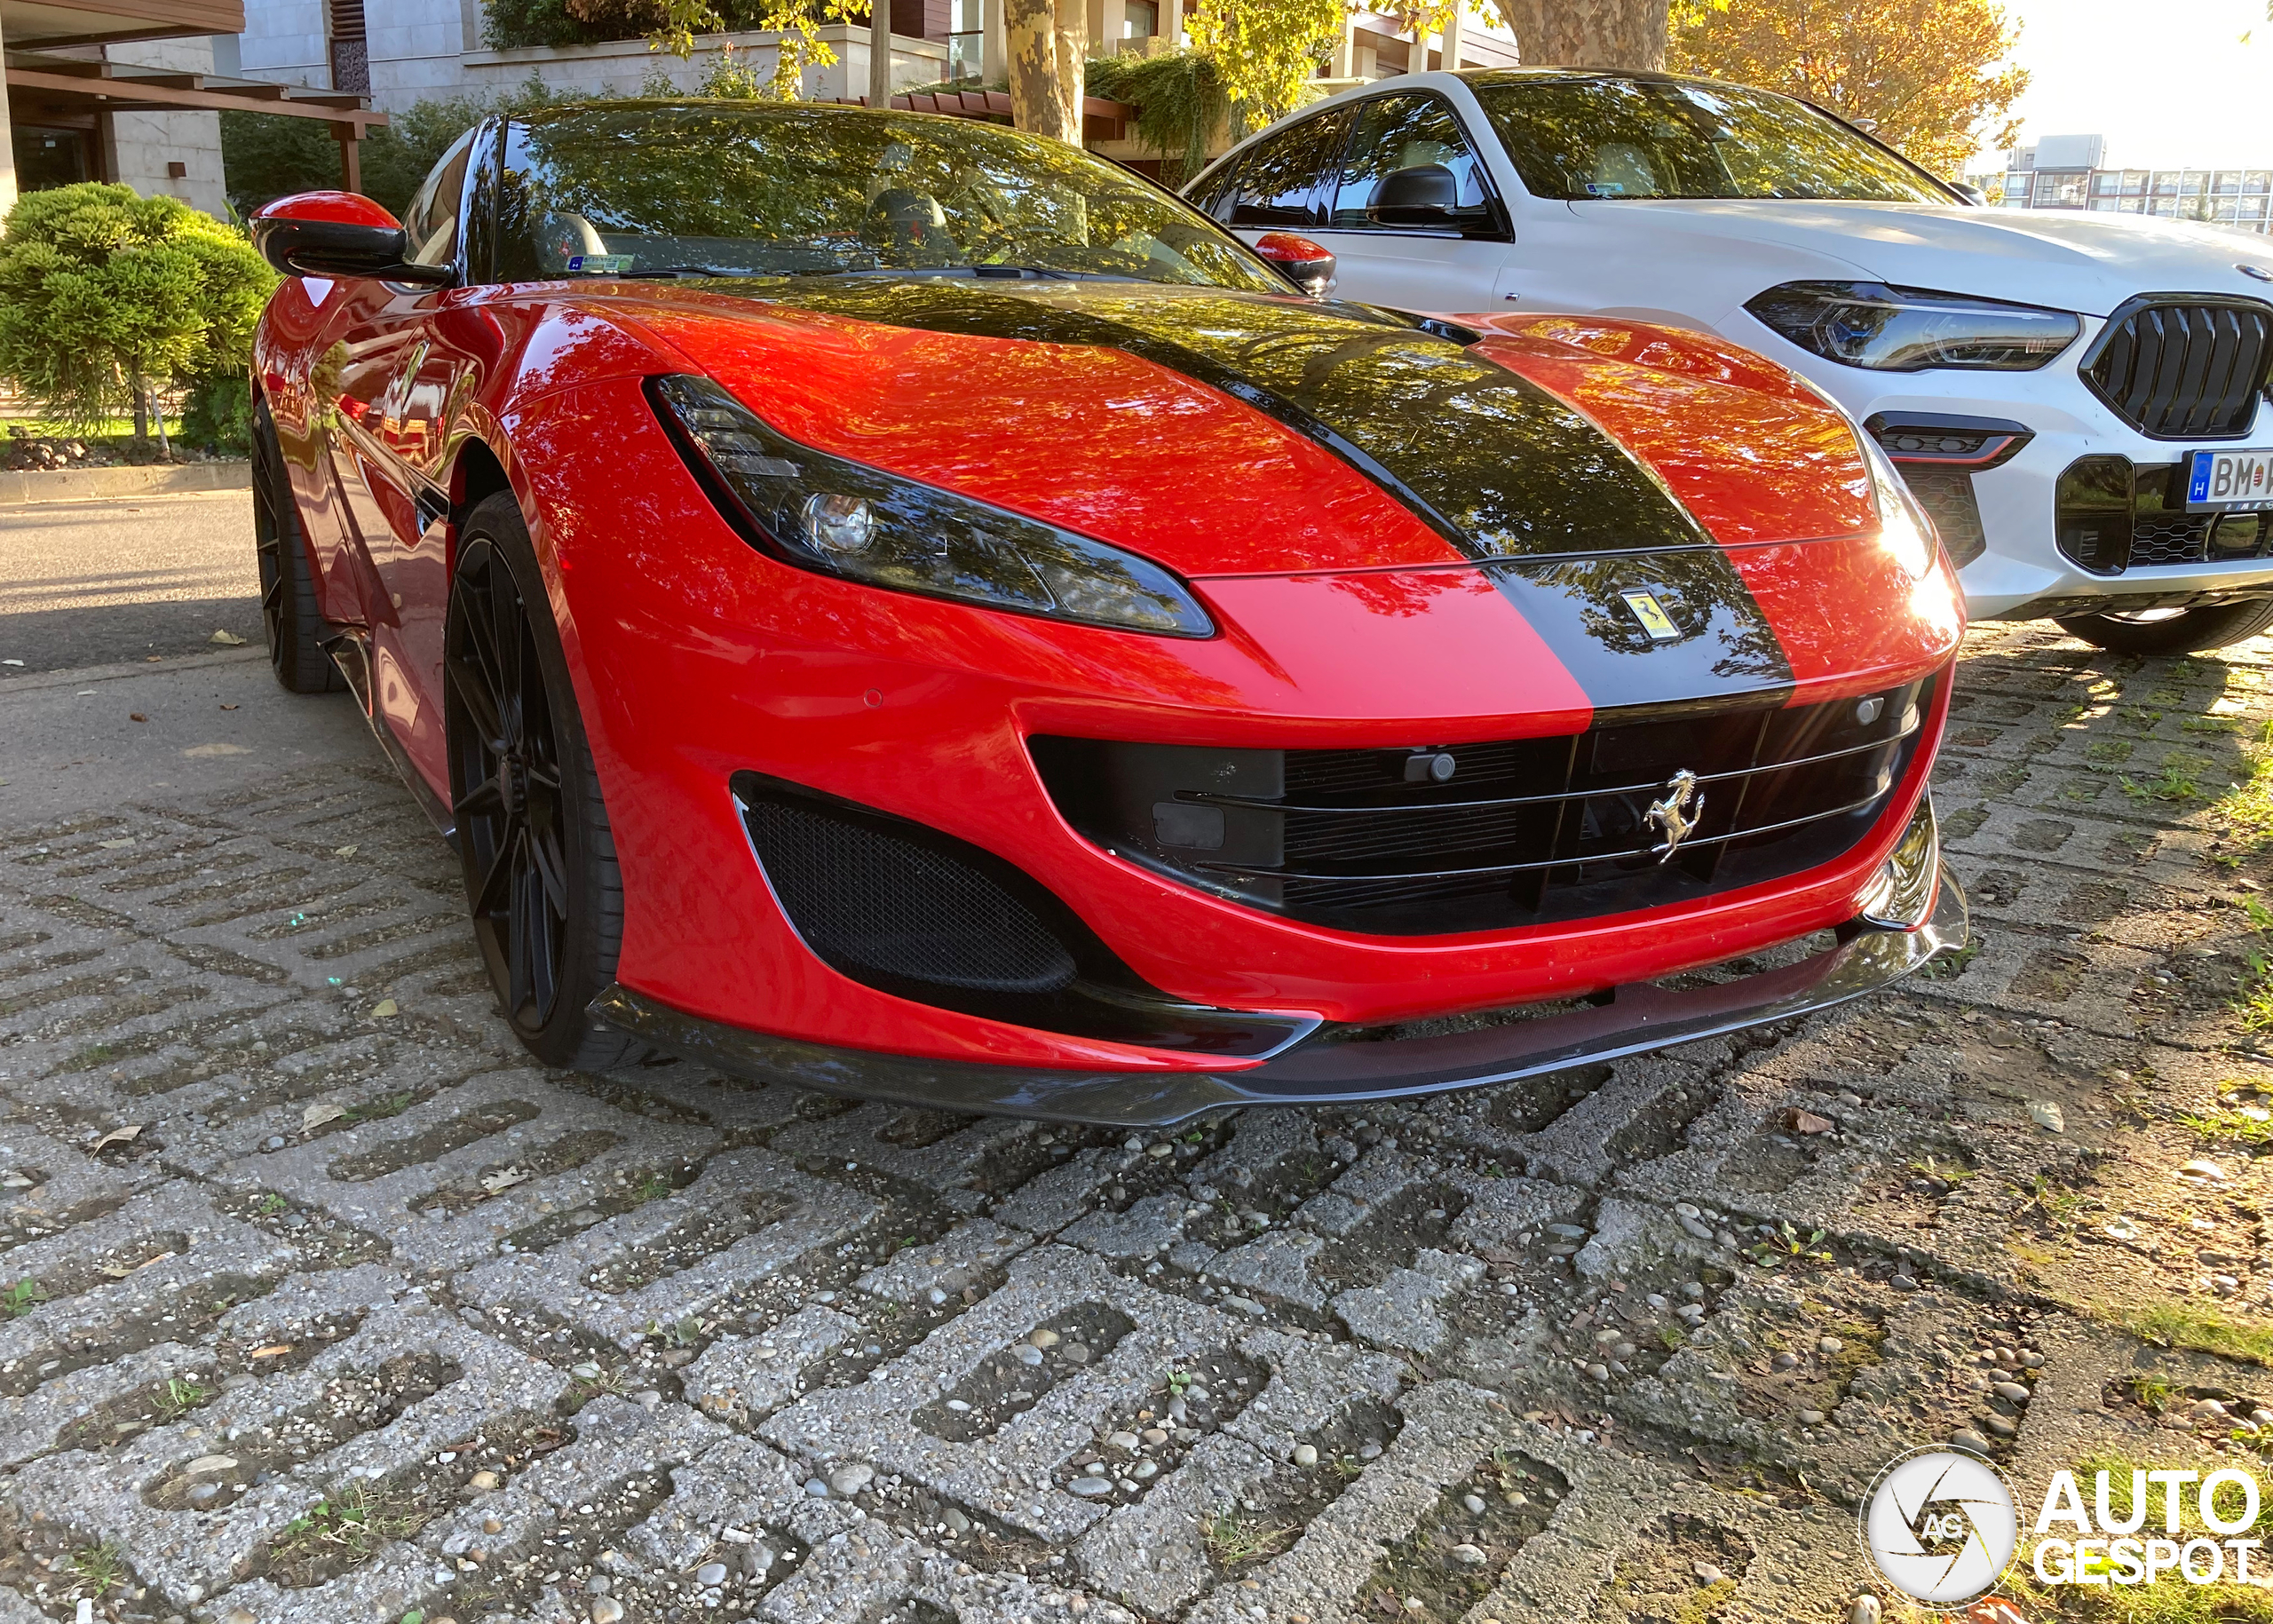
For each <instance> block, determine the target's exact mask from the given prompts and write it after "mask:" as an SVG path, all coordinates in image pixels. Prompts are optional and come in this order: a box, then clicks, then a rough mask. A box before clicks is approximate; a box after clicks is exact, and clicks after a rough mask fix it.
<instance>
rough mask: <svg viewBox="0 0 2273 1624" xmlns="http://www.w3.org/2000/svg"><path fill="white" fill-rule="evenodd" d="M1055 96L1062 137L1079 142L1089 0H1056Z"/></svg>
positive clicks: (1077, 144)
mask: <svg viewBox="0 0 2273 1624" xmlns="http://www.w3.org/2000/svg"><path fill="white" fill-rule="evenodd" d="M1056 32H1057V99H1058V103H1059V105H1060V107H1061V109H1062V111H1063V115H1064V117H1065V139H1066V140H1069V141H1071V142H1073V145H1074V146H1076V147H1079V146H1080V145H1081V99H1082V92H1083V91H1084V90H1085V89H1086V88H1087V81H1088V77H1089V75H1088V71H1087V68H1086V66H1085V65H1086V64H1087V63H1088V61H1089V0H1057V31H1056Z"/></svg>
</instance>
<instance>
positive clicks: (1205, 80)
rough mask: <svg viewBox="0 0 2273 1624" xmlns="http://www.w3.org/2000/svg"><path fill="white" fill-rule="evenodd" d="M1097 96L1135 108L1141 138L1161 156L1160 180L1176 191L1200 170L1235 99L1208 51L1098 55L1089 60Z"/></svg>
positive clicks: (1089, 78) (1089, 76) (1090, 84)
mask: <svg viewBox="0 0 2273 1624" xmlns="http://www.w3.org/2000/svg"><path fill="white" fill-rule="evenodd" d="M1084 66H1085V68H1086V70H1087V71H1086V78H1087V81H1088V83H1087V84H1086V86H1085V87H1084V88H1086V89H1087V91H1089V94H1090V95H1092V96H1099V97H1103V98H1104V99H1105V100H1107V101H1120V102H1126V103H1127V104H1128V105H1129V106H1130V107H1134V108H1136V109H1137V117H1136V121H1135V123H1136V129H1135V131H1134V133H1135V135H1136V138H1137V141H1138V142H1139V143H1140V144H1141V145H1143V146H1144V147H1149V148H1150V149H1151V150H1152V151H1153V152H1156V153H1158V154H1160V157H1161V159H1162V162H1161V164H1160V184H1161V185H1162V186H1167V187H1168V189H1169V190H1170V191H1174V190H1175V189H1176V188H1177V187H1179V186H1182V185H1183V184H1184V182H1185V181H1187V180H1189V179H1191V178H1192V176H1194V175H1196V174H1198V173H1199V172H1200V170H1201V169H1202V168H1203V167H1204V166H1205V165H1206V163H1207V162H1208V147H1210V146H1212V145H1213V144H1214V143H1215V141H1216V139H1217V138H1218V137H1219V136H1221V135H1223V134H1224V132H1225V129H1226V127H1227V125H1228V124H1229V123H1230V122H1231V118H1232V100H1231V98H1230V97H1229V96H1228V95H1226V94H1225V93H1224V76H1223V75H1222V73H1221V72H1220V71H1219V70H1218V69H1217V67H1216V59H1215V58H1214V57H1212V56H1210V55H1208V54H1207V53H1206V52H1205V51H1165V52H1163V53H1162V54H1160V55H1159V56H1149V57H1136V56H1114V57H1097V58H1095V59H1092V60H1090V61H1089V62H1088V63H1086V64H1085V65H1084Z"/></svg>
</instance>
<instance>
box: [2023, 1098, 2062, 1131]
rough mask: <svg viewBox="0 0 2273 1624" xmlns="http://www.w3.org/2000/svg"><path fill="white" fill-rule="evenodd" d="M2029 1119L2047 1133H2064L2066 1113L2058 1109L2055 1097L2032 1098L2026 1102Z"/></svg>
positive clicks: (2058, 1103) (2058, 1104)
mask: <svg viewBox="0 0 2273 1624" xmlns="http://www.w3.org/2000/svg"><path fill="white" fill-rule="evenodd" d="M2028 1114H2029V1120H2030V1121H2032V1122H2034V1123H2035V1124H2036V1125H2037V1126H2038V1127H2039V1128H2041V1129H2044V1130H2045V1131H2046V1132H2047V1133H2066V1132H2067V1131H2068V1113H2066V1112H2064V1111H2063V1110H2062V1109H2060V1102H2059V1101H2058V1100H2056V1099H2032V1100H2031V1101H2029V1102H2028Z"/></svg>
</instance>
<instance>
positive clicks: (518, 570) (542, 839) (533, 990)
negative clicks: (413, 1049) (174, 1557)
mask: <svg viewBox="0 0 2273 1624" xmlns="http://www.w3.org/2000/svg"><path fill="white" fill-rule="evenodd" d="M442 647H443V654H442V714H443V718H444V725H445V727H446V729H447V749H448V751H449V758H450V802H451V809H452V812H453V814H454V817H455V822H456V825H457V836H458V852H459V856H460V857H461V859H462V860H463V868H464V874H465V889H466V902H467V906H468V907H469V908H470V909H471V913H472V915H473V934H474V939H475V942H476V943H477V945H478V946H479V947H480V949H481V957H482V962H483V963H484V965H485V966H486V967H487V970H488V971H489V980H490V985H491V986H492V987H493V988H494V989H495V992H496V994H497V1005H498V1010H499V1012H500V1013H501V1014H503V1016H504V1018H505V1019H506V1022H507V1024H509V1025H510V1026H511V1027H512V1028H513V1035H514V1036H516V1037H518V1038H519V1039H520V1041H521V1042H522V1044H523V1046H524V1047H526V1048H527V1050H528V1051H529V1052H530V1053H531V1054H532V1055H535V1057H536V1058H537V1059H538V1060H540V1061H542V1062H543V1064H544V1065H546V1066H558V1067H562V1068H566V1069H573V1070H577V1071H606V1070H607V1069H609V1068H611V1067H613V1066H623V1065H627V1064H629V1063H630V1062H631V1061H633V1060H637V1059H639V1058H642V1057H644V1056H645V1054H646V1053H647V1048H646V1045H645V1044H644V1043H642V1042H639V1041H638V1039H636V1038H633V1037H631V1036H630V1035H629V1034H624V1033H620V1032H617V1031H615V1030H614V1028H612V1027H607V1026H599V1025H598V1024H597V1023H595V1022H594V1021H593V1020H592V1019H591V1018H590V1017H589V1016H587V1015H586V1014H585V1012H584V1011H585V1006H587V1005H588V1004H590V1002H591V1001H592V999H593V998H594V997H595V996H596V995H597V994H599V993H600V992H602V991H604V990H605V989H606V986H608V984H609V983H610V982H611V981H613V980H614V978H615V961H616V955H617V952H618V950H619V949H620V948H621V947H622V942H623V882H622V876H621V875H620V874H619V873H618V872H617V868H616V862H615V841H614V836H612V835H611V834H610V832H609V829H608V821H607V808H606V804H604V803H603V802H602V800H601V798H600V787H599V776H598V773H597V772H595V771H594V769H593V765H592V757H591V749H590V746H589V744H588V743H587V742H586V741H585V737H584V728H583V721H582V717H581V716H580V715H579V713H578V711H577V709H576V695H575V690H574V686H573V685H571V684H570V682H569V680H568V662H567V660H566V656H564V655H563V654H562V653H561V649H560V633H559V630H558V627H556V626H555V625H554V624H553V621H552V613H551V609H550V600H549V598H547V596H546V593H545V590H544V577H543V574H542V573H541V572H540V571H539V570H538V568H537V562H536V553H535V550H534V549H533V548H532V547H531V546H530V545H529V534H528V527H527V525H526V524H525V523H524V522H523V521H522V519H521V513H520V509H519V507H518V506H517V505H516V504H515V503H514V501H513V498H512V496H511V494H509V493H500V494H498V495H493V496H491V497H489V498H487V500H485V501H484V502H482V503H480V505H479V506H478V507H476V508H475V509H474V510H473V512H472V513H471V516H469V517H468V519H466V521H465V525H464V528H463V531H462V533H461V539H460V541H459V544H458V555H457V569H456V574H455V576H454V577H453V579H452V581H451V583H450V600H449V612H448V615H447V621H446V622H445V630H444V632H443V646H442Z"/></svg>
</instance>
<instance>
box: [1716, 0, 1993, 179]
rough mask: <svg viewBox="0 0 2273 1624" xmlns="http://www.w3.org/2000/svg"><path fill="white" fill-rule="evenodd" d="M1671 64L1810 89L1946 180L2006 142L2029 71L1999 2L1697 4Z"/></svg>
mask: <svg viewBox="0 0 2273 1624" xmlns="http://www.w3.org/2000/svg"><path fill="white" fill-rule="evenodd" d="M1682 24H1683V26H1680V27H1678V28H1676V29H1675V34H1674V40H1673V51H1672V53H1671V59H1672V65H1673V66H1674V67H1676V68H1678V69H1680V70H1682V71H1683V72H1686V73H1699V74H1709V75H1712V76H1713V77H1715V78H1716V79H1733V80H1736V81H1737V82H1738V83H1744V84H1757V85H1759V86H1761V87H1762V88H1763V89H1766V90H1771V91H1784V92H1785V93H1786V94H1787V95H1793V96H1803V97H1805V98H1807V99H1809V100H1810V101H1812V102H1815V103H1817V104H1818V105H1819V106H1822V107H1828V108H1830V109H1831V110H1832V111H1833V113H1836V114H1838V115H1840V116H1841V118H1845V119H1849V120H1852V121H1855V122H1858V123H1861V122H1865V121H1867V123H1868V124H1869V125H1870V127H1871V129H1872V132H1873V134H1875V135H1876V136H1877V137H1878V139H1880V140H1881V141H1884V142H1886V143H1887V144H1888V145H1889V146H1890V147H1895V148H1897V150H1899V151H1900V152H1901V153H1902V154H1904V155H1905V157H1908V158H1909V159H1910V160H1911V161H1912V162H1916V163H1921V164H1923V165H1924V166H1925V167H1926V168H1928V169H1929V170H1936V171H1937V172H1939V173H1941V174H1944V175H1958V174H1961V173H1963V172H1964V166H1965V163H1966V161H1967V160H1968V158H1969V157H1971V156H1972V154H1973V153H1974V151H1975V150H1976V147H2003V146H2007V145H2009V144H2010V143H2011V142H2012V140H2013V139H2014V138H2015V137H2016V135H2017V134H2018V133H2019V129H2020V126H2019V124H2018V123H2017V122H2016V120H2015V119H2013V118H2012V116H2011V109H2012V106H2013V103H2014V102H2015V101H2016V100H2018V99H2019V98H2020V94H2021V92H2022V91H2024V90H2025V89H2027V88H2028V70H2027V69H2025V68H2023V67H2016V66H2012V65H2011V64H2010V63H2009V62H2008V58H2009V57H2010V55H2011V53H2012V51H2013V47H2014V45H2015V44H2016V43H2017V42H2018V40H2019V37H2020V26H2019V24H2017V23H2016V22H2014V21H2013V20H2011V19H2010V18H2008V16H2007V14H2006V12H2005V11H2004V9H2003V8H2002V7H2000V6H1999V5H1996V4H1992V0H1725V4H1715V5H1713V6H1710V7H1709V8H1707V9H1703V10H1698V9H1696V8H1694V7H1692V8H1691V10H1690V11H1689V12H1688V14H1687V16H1686V17H1685V18H1683V19H1682Z"/></svg>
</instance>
